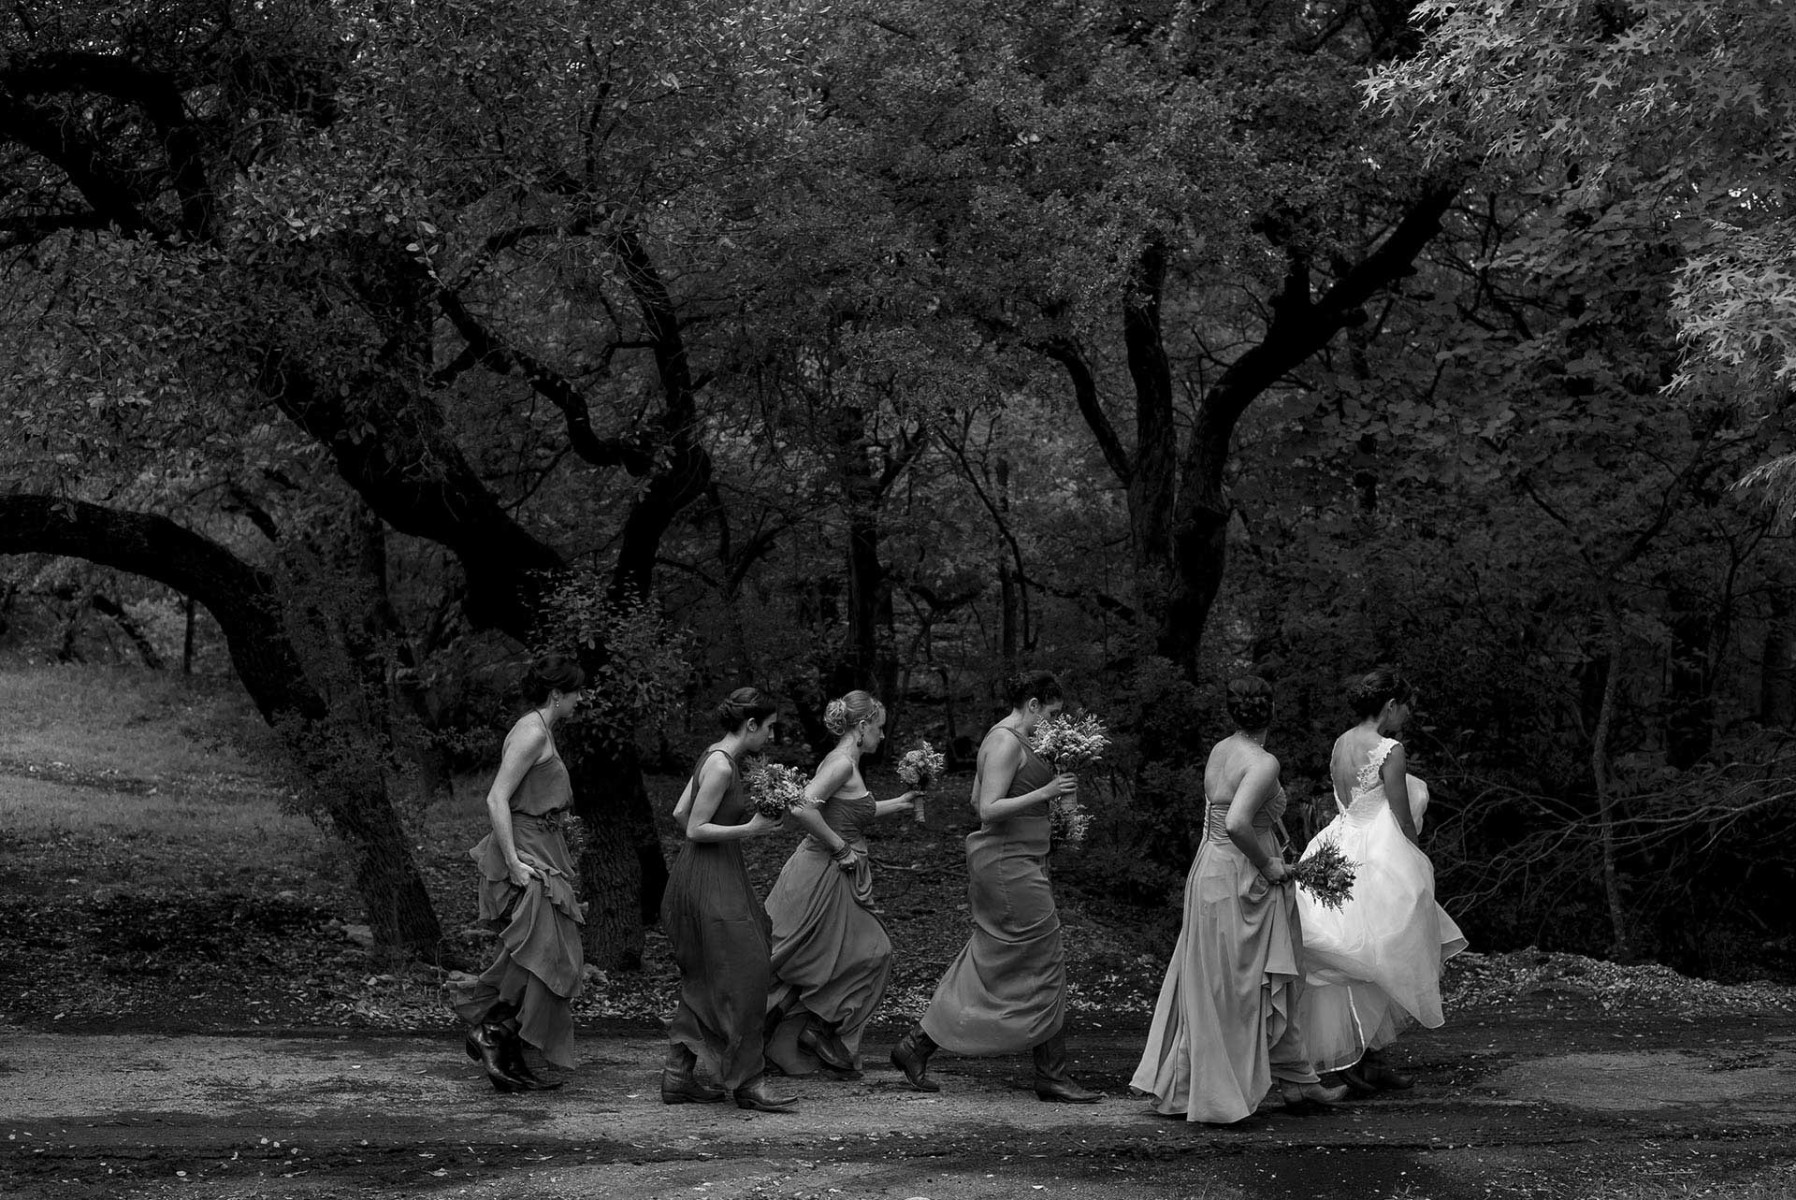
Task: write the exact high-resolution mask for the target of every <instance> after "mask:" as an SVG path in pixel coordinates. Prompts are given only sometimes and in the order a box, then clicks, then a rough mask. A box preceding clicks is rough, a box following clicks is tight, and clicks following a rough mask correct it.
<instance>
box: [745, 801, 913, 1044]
mask: <svg viewBox="0 0 1796 1200" xmlns="http://www.w3.org/2000/svg"><path fill="white" fill-rule="evenodd" d="M850 791H853V792H855V793H857V794H855V795H847V794H845V793H847V792H850ZM817 812H818V814H819V815H820V816H822V818H823V820H824V822H825V823H826V824H827V825H828V826H829V827H830V828H831V829H833V830H834V831H835V832H836V833H837V834H838V835H840V836H841V838H842V840H843V841H845V842H847V843H848V844H849V845H850V846H853V847H854V848H855V849H856V850H858V851H859V852H860V855H861V860H860V863H859V864H858V865H857V867H856V869H855V872H854V873H853V874H852V875H850V874H848V873H846V872H844V871H843V870H842V869H841V868H840V867H838V866H837V865H836V863H835V860H834V859H833V858H831V857H830V849H829V847H828V846H827V845H825V844H824V843H823V842H821V841H819V840H817V839H816V838H815V837H812V836H810V835H808V834H807V835H806V836H805V838H804V840H803V841H801V842H799V843H798V848H797V849H796V850H794V851H793V852H792V857H791V858H788V859H787V860H786V865H785V867H784V869H782V870H781V871H780V877H779V880H778V882H776V883H775V884H774V885H773V890H772V891H770V892H768V893H767V915H768V917H769V918H771V920H772V922H773V977H774V988H773V994H772V995H771V996H769V997H768V1006H769V1011H770V1012H774V1011H777V1012H782V1013H783V1014H784V1015H783V1016H782V1017H781V1019H780V1021H779V1024H778V1025H777V1026H776V1027H775V1029H774V1032H773V1036H772V1038H771V1039H770V1040H769V1041H768V1043H767V1059H768V1061H769V1062H771V1063H773V1065H775V1066H776V1067H778V1068H779V1069H780V1070H782V1071H784V1072H785V1073H786V1074H788V1075H804V1074H808V1073H810V1072H811V1071H814V1070H816V1068H817V1061H816V1059H814V1058H813V1057H812V1056H811V1055H809V1054H807V1053H805V1052H804V1051H803V1050H800V1049H799V1048H798V1035H799V1034H801V1033H803V1032H804V1027H805V1025H806V1023H807V1022H808V1021H809V1020H810V1019H811V1016H812V1014H815V1015H816V1016H817V1017H818V1018H820V1019H821V1020H823V1021H826V1022H828V1023H829V1024H830V1026H831V1027H833V1028H834V1029H835V1031H836V1034H837V1036H838V1037H840V1038H841V1040H842V1044H843V1045H844V1046H846V1047H847V1048H848V1050H849V1052H850V1053H851V1054H853V1055H854V1056H855V1061H856V1064H857V1065H858V1064H859V1061H860V1046H861V1038H862V1036H863V1035H864V1034H865V1033H866V1031H867V1022H868V1021H869V1020H871V1019H872V1017H873V1012H874V1010H875V1009H877V1008H878V1007H879V1002H880V1000H881V999H882V998H884V996H885V992H886V983H887V982H888V981H889V980H890V978H891V974H892V940H891V938H889V937H888V936H886V930H885V926H884V925H881V924H880V923H879V918H878V917H876V916H874V915H873V912H872V910H871V909H870V908H869V907H868V906H869V905H870V904H872V902H873V868H872V864H871V862H870V861H869V860H868V858H867V831H868V830H869V829H870V828H872V825H873V821H874V819H875V818H876V817H877V816H878V802H877V801H875V800H874V799H873V797H872V796H871V795H869V794H868V792H867V786H866V784H864V783H862V782H861V777H860V772H859V771H856V772H855V773H854V775H853V776H852V777H851V778H850V779H849V780H848V782H847V784H846V785H844V787H843V789H842V791H839V792H837V793H836V794H835V795H834V796H831V797H830V798H829V799H828V800H825V801H824V802H823V804H822V805H820V806H819V807H818V809H817Z"/></svg>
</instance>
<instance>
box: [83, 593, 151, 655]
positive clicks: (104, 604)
mask: <svg viewBox="0 0 1796 1200" xmlns="http://www.w3.org/2000/svg"><path fill="white" fill-rule="evenodd" d="M88 601H89V603H91V604H92V605H93V606H94V611H95V612H97V613H99V614H100V615H101V616H103V617H110V618H112V623H113V624H114V625H117V626H118V627H119V628H120V629H121V630H123V631H124V634H125V636H126V637H128V638H130V639H131V644H132V645H133V646H135V647H136V648H137V656H138V657H139V658H141V659H143V665H144V666H146V667H148V668H149V669H150V670H152V671H160V670H162V667H163V662H162V655H161V654H159V653H158V652H157V650H156V645H155V643H154V642H152V641H150V637H149V635H148V634H147V633H145V632H144V631H143V626H141V625H139V624H138V623H137V622H136V621H135V620H133V619H132V617H131V614H130V613H128V612H126V611H125V608H124V606H123V605H122V604H120V603H119V602H118V601H117V600H114V599H113V598H112V597H111V596H108V595H107V594H106V593H104V592H95V593H94V594H93V595H91V596H89V597H88Z"/></svg>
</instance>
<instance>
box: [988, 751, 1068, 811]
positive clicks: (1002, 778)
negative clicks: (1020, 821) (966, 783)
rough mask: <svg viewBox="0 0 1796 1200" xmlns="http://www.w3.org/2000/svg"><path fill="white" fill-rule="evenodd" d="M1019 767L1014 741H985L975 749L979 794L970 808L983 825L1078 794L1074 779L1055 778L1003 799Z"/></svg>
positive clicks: (1019, 753) (1017, 752)
mask: <svg viewBox="0 0 1796 1200" xmlns="http://www.w3.org/2000/svg"><path fill="white" fill-rule="evenodd" d="M1022 765H1023V746H1022V743H1021V742H1019V741H1017V739H1015V738H1011V737H1005V738H993V737H987V738H986V740H985V745H983V746H981V747H980V748H979V792H978V794H977V795H975V796H974V797H973V806H974V807H975V808H976V809H977V810H978V811H979V819H980V820H981V821H983V822H985V823H986V824H992V823H994V822H997V821H1003V820H1007V819H1009V818H1010V817H1014V816H1016V815H1017V814H1018V813H1020V812H1025V811H1027V810H1029V809H1031V808H1034V807H1035V806H1036V805H1037V804H1040V803H1041V802H1042V801H1044V800H1058V799H1059V798H1061V797H1062V796H1072V795H1075V794H1076V793H1077V792H1078V790H1079V777H1078V776H1076V775H1056V776H1054V778H1053V779H1051V780H1049V781H1048V782H1047V783H1045V784H1043V785H1042V786H1041V787H1038V788H1036V789H1035V790H1034V791H1032V792H1026V793H1024V794H1023V795H1021V796H1006V795H1005V794H1004V793H1005V792H1007V791H1009V790H1010V784H1011V782H1012V781H1013V780H1014V779H1016V773H1017V768H1018V767H1020V766H1022Z"/></svg>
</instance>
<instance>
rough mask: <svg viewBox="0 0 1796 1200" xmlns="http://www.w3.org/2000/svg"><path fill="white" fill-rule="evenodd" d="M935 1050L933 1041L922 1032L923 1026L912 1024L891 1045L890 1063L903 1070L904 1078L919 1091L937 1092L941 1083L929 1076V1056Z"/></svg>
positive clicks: (940, 1087)
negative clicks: (894, 1043) (906, 1031)
mask: <svg viewBox="0 0 1796 1200" xmlns="http://www.w3.org/2000/svg"><path fill="white" fill-rule="evenodd" d="M935 1051H936V1045H935V1041H934V1040H933V1039H932V1038H931V1037H930V1036H929V1035H928V1034H927V1033H924V1032H923V1027H922V1026H921V1025H912V1026H911V1027H910V1032H909V1033H907V1034H905V1035H904V1036H903V1037H901V1038H899V1039H898V1044H897V1045H896V1046H893V1047H892V1065H893V1066H894V1067H897V1068H898V1069H899V1070H900V1071H903V1072H904V1078H905V1079H906V1080H908V1081H909V1083H910V1085H911V1086H912V1087H914V1088H916V1089H917V1090H918V1091H919V1092H939V1091H941V1090H942V1085H941V1084H939V1083H937V1082H936V1081H935V1080H933V1079H931V1078H930V1077H929V1056H930V1055H931V1054H934V1053H935Z"/></svg>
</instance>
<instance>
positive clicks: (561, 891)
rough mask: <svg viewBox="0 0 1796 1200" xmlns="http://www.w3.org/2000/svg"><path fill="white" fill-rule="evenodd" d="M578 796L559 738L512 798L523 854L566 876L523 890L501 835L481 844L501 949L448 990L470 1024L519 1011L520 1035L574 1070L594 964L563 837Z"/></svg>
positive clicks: (483, 900) (486, 894) (489, 907)
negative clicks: (579, 1010)
mask: <svg viewBox="0 0 1796 1200" xmlns="http://www.w3.org/2000/svg"><path fill="white" fill-rule="evenodd" d="M546 728H547V726H545V729H546ZM573 800H574V793H573V787H572V786H571V785H570V784H569V782H568V774H567V764H566V763H564V762H562V761H561V753H560V751H558V750H556V749H555V737H554V734H552V733H551V734H550V735H549V757H548V758H545V759H543V760H541V761H540V762H537V763H533V764H532V765H531V767H530V770H529V771H527V772H526V773H525V774H524V778H523V779H522V780H520V781H519V783H518V787H517V790H516V791H514V792H513V793H512V794H511V802H510V806H509V807H510V808H511V841H512V845H513V847H515V848H516V849H517V851H518V853H519V854H521V855H527V856H528V857H530V858H531V859H533V860H535V861H536V862H539V863H544V864H547V865H548V866H551V867H554V868H555V869H556V870H557V871H559V872H560V874H558V875H549V876H547V877H543V876H538V877H537V878H535V879H532V880H531V881H530V882H529V883H528V884H526V885H525V886H523V887H517V886H516V885H514V884H513V883H512V882H511V874H510V872H508V871H507V870H506V869H505V855H504V853H503V852H502V851H501V850H500V849H499V841H498V838H497V837H496V836H495V835H493V834H491V833H489V834H487V835H486V836H485V837H484V838H482V839H480V841H479V842H478V843H477V844H476V845H475V846H474V847H473V849H471V850H469V851H468V857H469V858H471V859H473V860H474V862H475V864H476V865H477V866H478V867H479V869H480V917H479V920H480V924H482V925H484V926H485V927H487V928H488V929H493V930H496V931H498V934H499V953H498V956H497V957H496V958H494V959H493V962H492V965H491V966H489V967H488V968H487V969H486V970H485V971H483V972H481V973H480V975H479V976H478V977H476V978H475V979H473V980H472V981H469V982H463V983H454V984H450V985H449V995H450V1003H451V1004H452V1005H453V1007H454V1009H455V1011H456V1014H457V1015H459V1016H460V1017H461V1018H462V1020H464V1021H467V1022H468V1023H469V1024H472V1025H478V1024H480V1023H481V1022H483V1021H485V1020H487V1019H488V1017H489V1015H490V1014H491V1013H492V1010H493V1009H494V1008H497V1007H500V1006H510V1007H512V1008H515V1009H516V1010H517V1017H518V1036H519V1037H521V1038H523V1040H524V1041H526V1042H529V1043H530V1044H531V1045H532V1046H535V1047H536V1048H537V1049H538V1050H541V1051H542V1053H543V1057H544V1058H546V1059H548V1060H549V1061H550V1062H552V1063H554V1064H555V1065H556V1066H558V1067H571V1066H573V1065H574V1009H573V1003H574V999H575V998H576V997H578V996H579V995H580V987H581V983H582V982H583V980H582V976H581V968H582V967H583V966H584V965H585V962H586V959H585V954H584V951H583V950H582V949H581V945H580V926H581V925H583V924H585V923H586V915H585V912H584V911H583V910H582V909H581V907H580V901H579V897H578V896H577V895H576V893H575V892H574V882H573V881H574V880H575V878H577V876H576V875H575V873H574V864H573V861H572V860H571V859H570V858H569V857H568V852H567V842H566V841H565V840H564V839H563V838H562V836H561V825H562V822H563V821H564V820H566V819H567V813H568V809H569V808H570V807H571V806H572V804H573Z"/></svg>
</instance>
